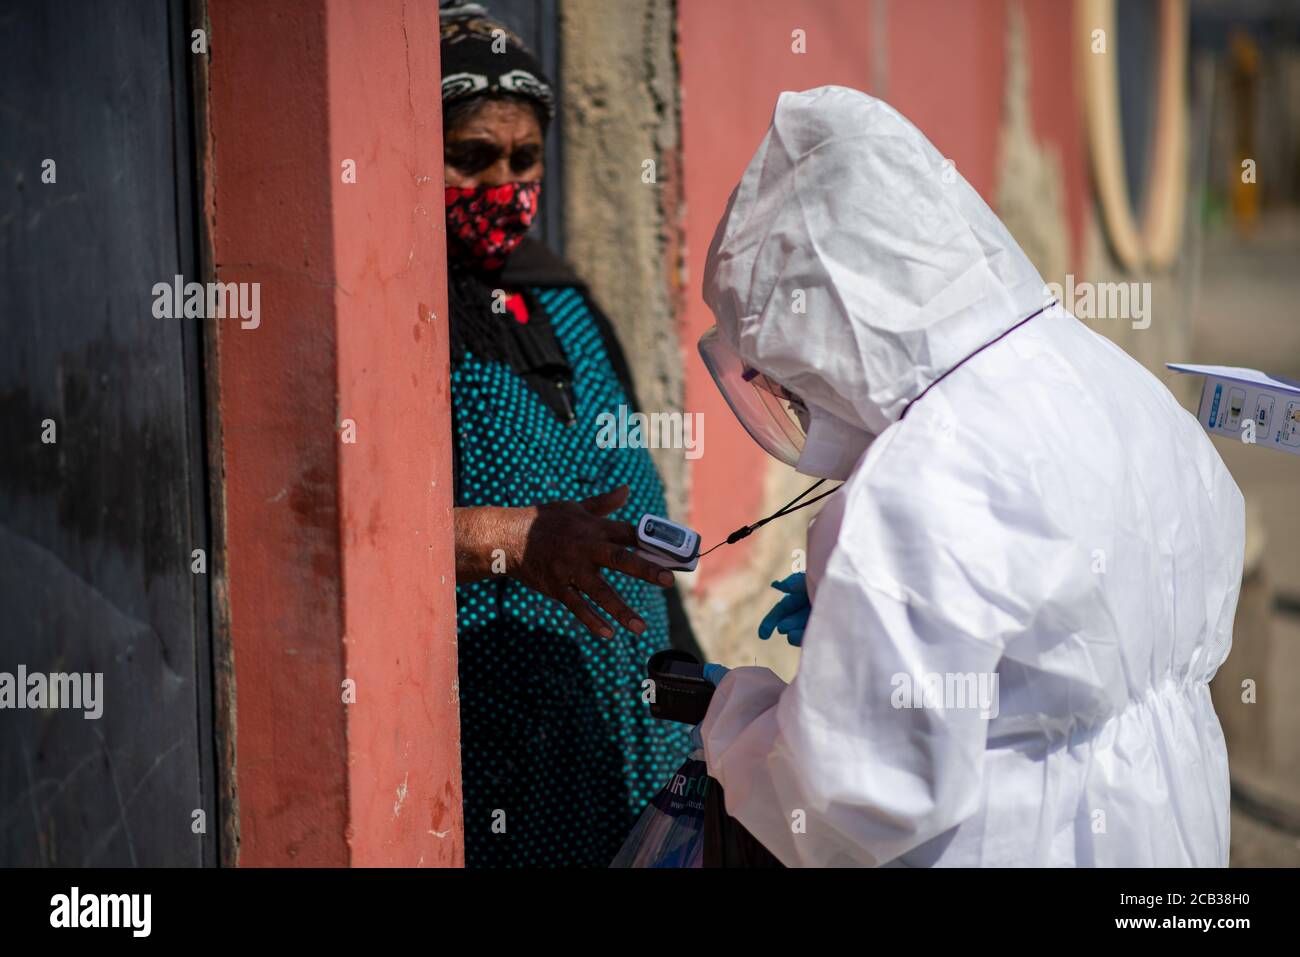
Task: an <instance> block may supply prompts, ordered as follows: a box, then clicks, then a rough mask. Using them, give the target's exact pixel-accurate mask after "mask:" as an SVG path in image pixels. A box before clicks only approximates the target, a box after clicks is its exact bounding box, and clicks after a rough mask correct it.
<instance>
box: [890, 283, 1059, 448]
mask: <svg viewBox="0 0 1300 957" xmlns="http://www.w3.org/2000/svg"><path fill="white" fill-rule="evenodd" d="M1054 305H1056V300H1055V299H1053V300H1052V301H1051V302H1049V303H1048V304H1047V305H1045V306H1043V308H1041V309H1039V310H1038V311H1036V312H1031V313H1030V314H1029V315H1027V316H1025V318H1023V319H1021V320H1020V321H1019V322H1017V323H1016V324H1015V325H1014V326H1012V327H1011V328H1010V329H1008V330H1007V331H1006V332H1004V333H1002V335H1000V336H998V337H997V338H995V339H990V340H989V341H988V342H986V343H984V345H982V346H980V347H979V348H978V349H976V350H975V351H974V352H972V353H971V354H970V355H968V356H967V357H966V358H964V359H962V360H961V361H960V362H958V363H957V364H956V365H955V366H953V367H952V368H951V369H949V370H948V371H947V372H945V373H944V374H943V375H941V376H939V378H937V379H935V380H934V381H933V382H931V383H930V384H929V385H927V386H926V387H925V388H924V389H922V390H921V394H920V395H918V396H917V397H916V398H915V399H913V400H912V401H911V402H909V403H907V405H905V406H903V412H902V414H901V415H899V417H898V421H899V422H902V421H903V420H904V419H905V418H907V413H908V412H910V411H911V410H912V406H914V405H916V403H918V402H920V401H921V400H922V399H924V398H925V394H926V393H927V392H929V391H930V390H931V389H933V388H934V387H935V386H937V385H938V384H939V383H940V382H942V381H943V380H944V379H946V378H948V376H950V375H952V374H953V373H954V372H956V371H957V370H958V369H960V368H961V367H962V366H963V365H965V364H966V363H967V362H969V361H970V360H971V359H974V358H975V357H976V356H977V355H979V354H980V353H981V352H983V351H984V350H985V349H987V348H988V347H989V346H991V345H993V343H995V342H998V341H999V340H1001V339H1005V338H1006V337H1007V336H1009V335H1011V333H1013V332H1015V331H1016V330H1017V329H1019V328H1020V327H1021V326H1023V325H1024V324H1025V323H1026V322H1028V321H1029V320H1030V319H1033V318H1034V317H1035V316H1041V315H1042V314H1043V313H1044V312H1046V311H1047V310H1048V309H1050V308H1052V306H1054Z"/></svg>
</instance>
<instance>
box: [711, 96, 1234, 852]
mask: <svg viewBox="0 0 1300 957" xmlns="http://www.w3.org/2000/svg"><path fill="white" fill-rule="evenodd" d="M1044 290H1045V286H1044V282H1043V280H1042V278H1041V277H1040V276H1039V275H1038V273H1037V272H1036V271H1035V269H1034V267H1033V266H1032V265H1030V263H1029V260H1028V259H1026V258H1025V255H1024V253H1023V252H1021V250H1020V248H1019V246H1017V244H1016V242H1015V240H1014V239H1012V237H1011V235H1010V234H1009V233H1008V232H1007V230H1006V228H1005V227H1004V226H1003V225H1002V223H1001V221H999V219H998V218H997V217H996V216H995V215H994V214H993V213H992V212H991V211H990V210H989V208H988V207H987V206H986V205H985V204H984V202H983V201H982V200H981V199H980V198H979V196H978V195H977V194H976V192H975V191H974V190H973V189H972V188H971V187H970V186H969V185H968V184H967V183H966V182H965V180H963V179H962V178H961V176H960V175H956V176H954V175H953V170H952V167H951V164H946V163H945V161H944V158H943V156H941V155H940V154H939V152H938V151H936V150H935V148H934V147H933V146H932V145H931V144H930V142H929V141H928V140H927V139H926V138H925V137H924V136H923V135H921V133H920V132H919V131H918V130H917V129H916V128H915V127H913V126H912V124H911V123H909V122H908V121H907V120H906V119H904V118H903V117H902V116H901V115H899V114H898V113H897V112H896V111H895V110H893V109H892V108H891V107H889V106H888V105H886V104H885V103H882V102H881V101H879V100H876V99H873V98H871V97H869V96H866V95H864V94H862V93H858V92H856V91H853V90H848V89H844V88H840V87H823V88H820V89H815V90H809V91H807V92H804V93H784V94H782V95H781V97H780V99H779V101H778V103H777V106H776V111H775V114H774V115H773V118H772V124H771V128H770V129H769V131H768V133H767V136H766V137H765V138H764V140H763V142H762V144H761V145H760V146H759V148H758V152H757V153H756V154H755V156H754V158H753V160H752V161H751V162H750V164H749V166H748V168H747V169H746V171H745V174H744V177H743V178H742V179H741V181H740V185H739V186H738V187H737V188H736V190H735V192H734V193H733V195H732V197H731V201H730V204H729V206H728V208H727V211H726V213H725V214H724V216H723V218H722V222H721V224H720V225H719V226H718V230H717V234H716V235H715V237H714V240H713V244H712V246H711V248H710V251H709V257H708V266H707V270H706V274H705V278H704V296H705V299H706V301H707V302H708V304H709V306H710V308H711V309H712V310H713V312H714V314H715V316H716V318H717V326H716V327H715V329H714V330H712V331H711V332H710V333H708V334H707V335H706V337H705V339H704V340H702V343H701V351H702V352H703V353H704V356H705V359H706V362H707V363H708V365H709V367H710V369H711V371H712V372H713V373H714V375H715V378H717V379H718V382H719V385H720V387H721V388H722V390H723V392H724V393H725V394H726V396H727V399H728V401H729V402H730V403H731V405H732V407H733V409H735V410H736V412H737V414H738V415H739V416H740V417H741V419H742V421H743V422H744V423H745V425H746V427H747V428H748V429H749V430H750V432H751V434H753V435H754V437H755V438H756V439H757V440H758V441H759V442H760V443H761V444H762V445H763V446H764V448H766V449H768V451H770V452H772V453H773V454H775V455H777V456H779V457H781V458H783V459H784V460H785V461H787V462H789V463H791V464H794V465H796V466H797V467H798V469H799V470H800V471H802V472H805V473H808V474H811V475H816V476H825V477H832V478H841V479H844V480H845V483H844V485H843V487H842V488H841V489H840V490H839V491H837V492H836V493H835V494H834V495H833V496H831V497H830V498H829V499H828V500H827V504H826V506H825V508H824V509H823V511H822V513H821V514H820V515H819V516H818V517H817V519H816V520H815V521H814V523H813V525H812V527H811V530H810V532H809V540H808V569H807V583H808V592H809V595H810V597H811V602H812V611H811V615H810V617H809V619H808V621H807V625H806V630H805V632H804V635H803V644H802V655H801V661H800V664H799V669H798V675H797V677H796V678H795V679H794V680H793V681H792V682H790V684H789V685H787V684H785V682H783V681H782V680H781V679H779V678H778V677H777V676H776V675H775V674H773V673H772V672H771V671H769V670H767V669H765V668H737V669H734V670H732V671H731V672H729V673H728V674H726V675H725V677H724V678H722V680H721V682H720V683H719V686H718V688H717V690H716V692H715V694H714V698H713V702H712V705H711V707H710V708H709V712H708V716H707V717H706V719H705V720H704V722H703V724H702V725H701V729H700V730H701V737H702V740H703V747H704V752H705V756H706V759H707V762H708V768H709V773H710V774H711V775H712V776H713V777H714V778H716V779H717V780H718V781H719V782H720V783H721V784H722V786H723V787H724V789H725V792H726V801H727V810H728V812H729V813H730V814H732V815H733V816H734V817H736V818H737V819H738V820H739V821H740V822H741V823H742V824H743V825H744V826H745V827H746V828H748V830H749V831H750V832H751V833H752V834H753V835H754V836H755V837H756V838H758V840H759V841H761V842H762V843H763V844H764V845H765V846H766V847H767V848H768V849H769V850H770V851H771V852H772V853H773V854H774V855H775V856H776V857H777V858H779V859H780V860H781V861H782V862H783V863H785V864H787V865H791V866H799V865H803V866H821V865H828V866H835V865H883V864H895V865H911V866H936V865H944V866H953V865H956V866H999V865H1062V866H1145V865H1161V866H1165V865H1174V866H1177V865H1189V866H1226V865H1227V862H1228V762H1227V753H1226V750H1225V748H1224V739H1223V733H1222V731H1221V729H1220V727H1219V721H1218V718H1217V717H1216V715H1215V713H1214V708H1213V706H1212V705H1211V703H1210V690H1209V685H1208V682H1209V681H1210V679H1211V678H1212V677H1213V676H1214V673H1215V671H1216V669H1217V668H1218V667H1219V665H1220V664H1221V663H1222V662H1223V660H1224V658H1225V657H1226V656H1227V654H1228V649H1229V647H1230V645H1231V640H1232V622H1233V613H1234V610H1235V608H1236V604H1237V593H1238V588H1239V584H1240V579H1241V569H1242V552H1243V536H1244V532H1243V525H1244V518H1243V502H1242V497H1241V493H1240V492H1239V491H1238V489H1237V487H1236V485H1235V484H1234V483H1233V481H1232V479H1231V477H1230V476H1229V474H1228V472H1227V470H1226V469H1225V468H1224V465H1223V463H1222V461H1221V460H1220V459H1219V456H1218V454H1217V453H1216V452H1215V450H1214V448H1213V447H1212V445H1211V444H1210V441H1209V440H1208V438H1207V437H1206V436H1205V435H1204V433H1203V432H1202V431H1201V429H1200V427H1199V426H1198V424H1197V423H1196V421H1195V419H1194V418H1193V417H1192V416H1191V415H1189V414H1188V413H1187V412H1185V411H1184V410H1183V409H1182V408H1181V407H1180V406H1179V405H1178V403H1177V402H1176V401H1175V400H1174V398H1173V396H1172V395H1170V393H1169V392H1168V390H1166V389H1165V387H1164V386H1163V385H1162V384H1161V383H1160V382H1159V381H1157V380H1156V379H1155V378H1154V377H1153V376H1152V375H1150V374H1149V373H1148V372H1147V371H1146V370H1145V369H1143V368H1142V366H1140V365H1139V364H1138V363H1137V362H1135V361H1134V360H1133V359H1131V358H1130V357H1129V356H1128V355H1126V354H1125V353H1124V352H1123V351H1121V350H1120V349H1119V348H1117V347H1116V346H1114V345H1113V344H1111V343H1110V342H1109V341H1107V340H1106V339H1105V338H1103V337H1101V336H1099V335H1097V334H1095V333H1093V332H1091V331H1090V330H1088V329H1087V328H1086V327H1084V326H1083V325H1082V324H1081V323H1079V322H1078V321H1077V320H1076V319H1074V317H1072V316H1071V315H1070V314H1069V313H1068V312H1066V311H1065V309H1063V308H1062V307H1060V306H1059V305H1056V304H1050V305H1049V304H1047V301H1046V299H1045V291H1044Z"/></svg>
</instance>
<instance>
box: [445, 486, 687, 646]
mask: <svg viewBox="0 0 1300 957" xmlns="http://www.w3.org/2000/svg"><path fill="white" fill-rule="evenodd" d="M627 496H628V488H627V486H626V485H620V486H619V487H618V488H615V489H613V490H611V491H609V492H605V493H604V494H602V495H596V496H593V497H592V498H589V499H585V500H583V501H581V502H548V503H546V504H544V505H531V506H528V507H525V508H492V507H484V508H458V509H456V579H457V581H460V582H462V583H464V582H467V581H478V580H481V579H483V578H487V577H489V576H490V575H491V574H493V573H494V572H496V573H498V574H500V573H504V574H507V575H509V576H510V577H511V578H514V579H515V580H516V581H518V582H520V583H521V584H524V585H527V586H528V587H529V588H531V589H533V590H534V591H537V592H540V593H541V594H543V595H546V596H547V597H549V598H554V599H555V600H556V601H558V602H561V603H562V604H563V605H564V606H565V607H566V608H568V609H569V610H570V611H572V612H573V614H574V615H576V616H577V618H578V620H579V621H581V622H582V623H583V624H584V625H586V626H587V630H588V631H590V632H591V633H592V634H593V635H598V636H600V637H602V638H609V637H611V636H612V635H613V630H612V629H611V628H610V626H609V625H608V623H606V622H605V621H604V619H602V618H601V617H600V615H599V614H598V613H597V611H596V607H599V608H600V609H602V610H603V611H605V612H606V613H607V614H608V615H609V616H610V617H611V618H613V619H614V620H615V621H617V622H619V624H621V625H622V626H623V627H624V628H627V629H628V630H629V631H632V632H634V633H636V634H638V635H639V634H641V633H642V632H643V631H645V622H644V621H642V620H641V619H640V618H639V617H638V616H637V615H636V613H635V612H633V611H632V609H630V608H628V606H627V605H626V604H624V602H623V599H622V598H620V597H619V595H618V593H617V592H616V591H614V589H613V588H612V587H610V584H609V582H607V581H605V579H604V577H603V576H602V575H601V573H600V570H601V569H602V568H612V569H613V570H614V571H619V572H623V573H624V574H626V575H631V576H632V577H633V578H641V579H644V580H645V581H648V582H650V583H651V584H654V585H659V586H661V587H665V588H666V587H668V586H669V585H671V584H672V583H673V574H672V572H670V571H667V570H665V569H663V568H661V567H659V566H658V565H656V564H655V563H654V562H650V561H647V560H646V559H644V558H641V557H639V556H637V555H634V554H633V553H632V552H630V551H628V549H629V548H632V547H634V546H635V545H636V529H635V528H634V527H633V526H632V525H631V524H629V523H628V522H619V521H615V520H613V519H609V518H605V516H606V515H608V514H609V513H610V512H613V511H615V510H617V509H618V508H620V507H622V505H623V503H624V502H626V501H627ZM494 560H495V563H496V567H495V568H494V567H493V565H494ZM502 560H504V565H502V564H501V562H502ZM593 604H594V606H595V607H593Z"/></svg>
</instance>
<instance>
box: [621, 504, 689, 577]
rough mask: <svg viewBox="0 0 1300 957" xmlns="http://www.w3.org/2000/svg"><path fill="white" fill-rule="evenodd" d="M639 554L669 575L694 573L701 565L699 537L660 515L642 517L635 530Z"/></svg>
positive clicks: (683, 526)
mask: <svg viewBox="0 0 1300 957" xmlns="http://www.w3.org/2000/svg"><path fill="white" fill-rule="evenodd" d="M636 540H637V545H638V547H637V549H636V553H637V554H638V555H640V556H641V557H642V558H645V559H648V560H650V561H652V562H654V563H655V564H656V565H660V566H662V567H664V568H666V569H668V570H669V571H676V572H693V571H695V566H696V565H697V564H699V561H700V536H699V533H698V532H693V531H691V530H690V529H689V528H687V527H686V526H685V525H678V524H677V523H676V522H670V521H669V520H668V519H666V518H661V517H660V516H658V515H642V516H641V521H640V522H638V523H637V527H636Z"/></svg>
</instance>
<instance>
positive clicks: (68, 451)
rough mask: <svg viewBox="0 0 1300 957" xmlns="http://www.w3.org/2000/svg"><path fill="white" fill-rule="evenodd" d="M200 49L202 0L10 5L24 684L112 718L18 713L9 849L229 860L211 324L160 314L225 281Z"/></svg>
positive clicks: (4, 626)
mask: <svg viewBox="0 0 1300 957" xmlns="http://www.w3.org/2000/svg"><path fill="white" fill-rule="evenodd" d="M190 43H191V40H190V27H189V25H188V23H187V20H186V8H185V4H184V2H183V0H117V2H110V0H84V2H73V0H45V2H35V0H26V2H24V0H3V2H0V181H2V184H3V185H2V195H0V323H2V328H3V344H2V345H0V682H2V681H3V675H4V674H9V675H11V676H14V677H15V678H16V676H17V673H18V672H19V670H20V669H25V670H26V673H27V676H28V682H29V684H28V687H27V688H26V689H25V690H26V691H27V692H28V693H29V694H30V693H31V691H32V686H31V684H30V682H32V681H33V680H34V679H32V677H31V675H32V674H33V673H40V674H45V675H50V674H54V675H59V674H75V675H90V676H91V678H90V685H89V686H88V687H87V686H85V685H83V686H82V687H83V689H84V690H87V691H89V692H90V693H91V694H93V682H94V677H93V676H94V675H96V674H102V705H101V706H102V714H101V716H100V717H98V718H88V717H86V715H85V712H86V710H87V709H86V708H84V707H83V708H81V709H74V708H68V707H60V708H47V709H45V710H33V709H31V708H17V707H14V706H12V705H11V706H6V707H4V708H2V709H0V864H3V865H32V864H60V865H110V864H111V865H151V864H176V865H197V864H204V863H212V862H214V861H215V859H216V852H217V847H216V834H217V832H218V830H219V821H218V812H217V809H216V805H215V797H214V795H215V774H214V764H213V748H212V715H211V675H210V671H211V660H212V659H211V647H210V645H211V637H210V631H209V624H208V620H209V613H208V607H209V599H208V594H209V592H208V578H207V576H206V575H204V574H199V573H195V572H194V571H192V564H193V563H194V558H193V557H192V556H193V552H194V550H195V549H204V550H205V553H206V550H207V548H208V522H207V518H206V515H207V507H206V501H205V493H204V489H205V487H206V483H205V477H204V466H203V463H204V454H203V409H202V394H203V392H202V388H201V385H202V381H201V377H202V362H201V349H200V345H201V335H202V329H201V327H200V326H199V324H198V323H199V320H195V319H190V320H183V319H158V318H155V317H154V315H153V309H152V305H153V298H154V297H153V293H152V289H153V286H154V284H155V283H159V282H167V283H170V282H171V281H172V279H173V277H174V276H176V275H178V274H179V275H183V276H185V278H186V279H187V280H191V279H193V280H199V279H201V277H200V276H198V275H197V267H196V244H195V235H196V215H197V206H196V202H195V189H194V175H193V168H192V162H193V161H192V156H193V153H192V132H191V107H190V103H191V98H190V82H189V70H190V57H191V53H190ZM51 163H52V164H53V165H51ZM45 180H52V181H48V182H47V181H45ZM51 426H52V427H53V430H52V431H51ZM51 439H53V441H50V440H51ZM206 559H207V561H208V563H209V566H210V562H211V556H210V555H206ZM64 689H65V691H67V692H68V693H70V692H71V686H70V685H69V684H67V683H66V682H65V683H64ZM20 690H22V689H20ZM47 695H48V691H47ZM30 700H33V701H36V702H37V703H39V701H40V698H39V696H38V697H36V698H33V699H30ZM0 703H4V702H3V687H0ZM46 703H47V704H49V703H50V699H49V698H48V696H47V698H46ZM82 704H83V705H84V704H86V702H85V701H83V702H82ZM200 825H202V827H200Z"/></svg>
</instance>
